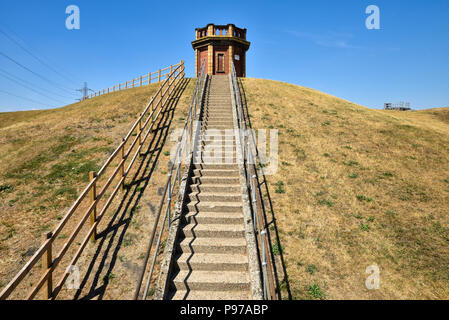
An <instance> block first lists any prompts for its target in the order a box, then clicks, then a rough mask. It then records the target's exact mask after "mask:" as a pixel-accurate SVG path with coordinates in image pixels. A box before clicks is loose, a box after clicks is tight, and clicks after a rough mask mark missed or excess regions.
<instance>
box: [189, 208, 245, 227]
mask: <svg viewBox="0 0 449 320" xmlns="http://www.w3.org/2000/svg"><path fill="white" fill-rule="evenodd" d="M182 221H183V222H184V223H185V224H190V223H193V224H195V223H198V224H199V223H204V224H239V223H242V222H243V221H244V220H243V213H241V212H239V213H236V212H207V211H202V212H196V211H194V212H187V213H186V214H185V215H183V216H182Z"/></svg>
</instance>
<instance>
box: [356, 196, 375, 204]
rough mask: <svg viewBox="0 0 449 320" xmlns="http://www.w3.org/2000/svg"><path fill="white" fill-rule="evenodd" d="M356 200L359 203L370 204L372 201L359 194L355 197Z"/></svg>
mask: <svg viewBox="0 0 449 320" xmlns="http://www.w3.org/2000/svg"><path fill="white" fill-rule="evenodd" d="M356 198H357V200H359V201H366V202H371V201H373V199H371V198H369V197H366V196H364V195H361V194H358V195H356Z"/></svg>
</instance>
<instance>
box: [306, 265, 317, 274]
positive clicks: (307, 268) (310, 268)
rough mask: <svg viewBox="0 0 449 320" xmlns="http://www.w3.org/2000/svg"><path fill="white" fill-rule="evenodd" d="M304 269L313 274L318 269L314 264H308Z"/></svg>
mask: <svg viewBox="0 0 449 320" xmlns="http://www.w3.org/2000/svg"><path fill="white" fill-rule="evenodd" d="M306 271H307V272H308V273H310V274H314V273H315V272H317V271H318V269H317V267H316V266H315V265H314V264H309V265H308V266H307V267H306Z"/></svg>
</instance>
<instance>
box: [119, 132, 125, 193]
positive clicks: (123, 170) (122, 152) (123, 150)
mask: <svg viewBox="0 0 449 320" xmlns="http://www.w3.org/2000/svg"><path fill="white" fill-rule="evenodd" d="M123 142H125V138H123ZM120 154H121V157H122V161H123V159H125V144H124V143H123V145H122V148H121V150H120ZM120 174H121V175H122V178H123V177H124V176H125V162H123V164H122V166H121V167H120ZM124 189H125V180H124V179H123V182H122V190H124Z"/></svg>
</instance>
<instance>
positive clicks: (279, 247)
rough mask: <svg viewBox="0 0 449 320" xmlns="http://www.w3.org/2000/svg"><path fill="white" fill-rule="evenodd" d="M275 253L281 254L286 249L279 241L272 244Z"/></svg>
mask: <svg viewBox="0 0 449 320" xmlns="http://www.w3.org/2000/svg"><path fill="white" fill-rule="evenodd" d="M271 249H272V250H273V254H274V255H277V256H278V255H280V254H281V253H282V252H283V251H284V247H283V246H282V245H279V244H278V243H277V242H276V243H275V244H273V245H272V246H271Z"/></svg>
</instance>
